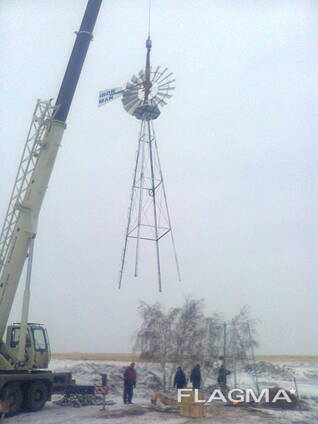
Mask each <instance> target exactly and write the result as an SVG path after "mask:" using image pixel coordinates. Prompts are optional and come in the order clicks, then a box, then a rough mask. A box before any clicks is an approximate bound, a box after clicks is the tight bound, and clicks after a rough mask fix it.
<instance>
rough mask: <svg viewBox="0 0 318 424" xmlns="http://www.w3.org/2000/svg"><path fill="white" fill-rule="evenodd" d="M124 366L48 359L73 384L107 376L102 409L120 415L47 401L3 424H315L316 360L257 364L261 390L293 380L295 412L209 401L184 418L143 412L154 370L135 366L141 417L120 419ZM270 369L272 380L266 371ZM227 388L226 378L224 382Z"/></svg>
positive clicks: (241, 377) (155, 382)
mask: <svg viewBox="0 0 318 424" xmlns="http://www.w3.org/2000/svg"><path fill="white" fill-rule="evenodd" d="M127 365H128V364H127V363H124V362H115V361H79V360H53V361H52V362H51V368H52V369H53V370H55V371H71V372H72V373H73V376H74V378H75V379H76V382H77V383H79V384H96V383H100V382H101V376H100V374H101V373H107V375H108V378H109V384H108V385H109V387H110V393H109V394H108V395H107V399H108V400H113V401H114V402H116V403H115V405H112V406H107V407H106V408H107V411H117V412H120V411H123V412H124V413H123V415H122V416H120V417H112V418H111V417H106V416H105V414H104V412H103V411H101V406H85V407H81V408H72V407H62V406H59V405H57V404H55V403H54V400H57V399H58V396H57V395H56V396H54V399H53V401H51V402H48V403H47V404H46V406H45V407H44V408H43V410H41V411H38V412H35V413H34V412H32V413H21V414H19V415H16V416H14V417H10V418H7V419H6V420H5V422H6V424H20V423H26V424H71V423H79V424H97V423H99V424H100V423H102V422H103V421H104V422H105V423H107V424H115V423H116V424H124V423H125V424H127V422H129V423H130V424H159V423H162V422H163V421H165V422H167V424H189V423H191V422H198V421H199V422H200V423H203V424H205V423H211V422H213V423H214V424H225V423H227V424H249V423H252V424H267V423H272V424H273V423H275V424H318V362H317V363H315V362H308V363H306V362H298V363H296V362H292V363H284V364H281V363H280V364H269V363H259V366H258V369H259V376H258V378H259V382H260V385H261V387H269V386H272V385H274V384H278V385H279V386H281V387H285V388H287V389H290V388H292V387H294V386H293V385H294V382H293V375H295V376H296V377H297V387H298V391H299V394H300V397H301V399H302V400H303V401H304V402H305V403H304V406H303V408H302V409H300V410H278V409H270V408H266V409H261V408H250V407H247V408H246V407H232V406H225V405H224V404H222V403H221V402H213V403H212V404H211V405H209V406H207V409H206V417H204V418H200V419H193V420H191V419H189V418H185V417H181V416H179V415H177V414H176V413H167V412H156V411H153V410H151V409H149V406H150V397H151V394H152V392H153V391H154V390H158V389H159V388H160V381H159V378H158V377H159V375H160V368H159V366H158V365H157V364H152V363H137V373H138V381H137V388H136V390H135V394H134V404H135V405H139V406H141V407H142V408H144V409H145V413H144V414H143V415H125V413H126V410H127V411H128V408H129V407H131V406H130V405H123V403H122V399H121V396H122V373H123V369H124V368H125V367H126V366H127ZM273 370H275V374H276V378H275V376H273V375H271V372H272V371H273ZM277 377H278V378H277ZM238 381H239V386H240V387H251V384H252V383H253V379H252V378H251V375H248V374H247V373H246V372H244V371H243V370H242V369H241V370H240V372H239V374H238ZM228 383H229V385H231V379H230V380H229V381H228ZM209 384H215V375H213V374H212V375H210V376H209V378H207V380H206V385H209Z"/></svg>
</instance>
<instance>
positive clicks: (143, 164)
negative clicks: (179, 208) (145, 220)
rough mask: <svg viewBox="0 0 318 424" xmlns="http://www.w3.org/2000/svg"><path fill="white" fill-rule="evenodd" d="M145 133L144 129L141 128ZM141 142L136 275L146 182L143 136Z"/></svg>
mask: <svg viewBox="0 0 318 424" xmlns="http://www.w3.org/2000/svg"><path fill="white" fill-rule="evenodd" d="M144 124H145V121H142V123H141V125H142V126H144ZM141 134H143V130H141ZM140 143H142V148H141V167H140V184H139V185H140V189H139V190H140V193H139V204H138V222H137V240H136V261H135V277H137V276H138V265H139V242H140V226H141V213H142V201H143V192H144V189H143V182H144V166H145V140H144V138H143V136H141V139H140Z"/></svg>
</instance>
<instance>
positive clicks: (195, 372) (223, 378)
mask: <svg viewBox="0 0 318 424" xmlns="http://www.w3.org/2000/svg"><path fill="white" fill-rule="evenodd" d="M229 374H230V371H228V370H227V369H226V368H225V365H224V363H223V364H222V365H221V366H220V368H219V371H218V378H217V382H218V384H219V385H220V388H221V390H222V392H223V391H224V390H226V382H227V376H228V375H229ZM190 382H191V383H192V388H193V389H200V388H201V384H202V378H201V369H200V365H199V364H197V365H196V366H195V367H194V368H193V369H192V371H191V374H190ZM186 385H187V379H186V376H185V373H184V371H183V370H182V368H181V367H178V369H177V372H176V374H175V376H174V382H173V387H176V388H177V389H183V388H184V387H186Z"/></svg>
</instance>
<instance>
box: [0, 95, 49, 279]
mask: <svg viewBox="0 0 318 424" xmlns="http://www.w3.org/2000/svg"><path fill="white" fill-rule="evenodd" d="M51 102H52V99H50V100H46V101H41V100H38V101H37V103H36V106H35V109H34V112H33V117H32V122H31V125H30V129H29V132H28V136H27V140H26V143H25V147H24V150H23V153H22V158H21V161H20V165H19V168H18V172H17V176H16V179H15V183H14V187H13V190H12V194H11V198H10V202H9V207H8V210H7V214H6V217H5V220H4V225H3V227H2V231H1V236H0V275H1V272H2V269H3V266H4V264H5V260H6V257H7V255H8V250H9V246H10V242H11V240H12V236H13V233H14V228H15V225H16V222H17V220H18V216H19V212H20V210H21V208H22V207H23V206H22V205H23V200H24V196H25V192H26V190H27V188H28V187H29V185H30V183H31V178H32V175H33V171H34V168H35V167H36V163H37V161H38V158H39V153H40V150H41V148H43V139H44V136H45V134H46V132H47V130H48V128H49V127H50V125H51V122H52V119H53V117H54V114H55V111H56V110H57V108H56V107H55V106H53V105H52V104H51Z"/></svg>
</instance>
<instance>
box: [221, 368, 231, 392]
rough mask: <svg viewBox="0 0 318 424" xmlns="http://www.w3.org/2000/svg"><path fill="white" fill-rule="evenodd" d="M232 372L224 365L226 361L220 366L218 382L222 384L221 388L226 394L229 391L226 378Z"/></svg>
mask: <svg viewBox="0 0 318 424" xmlns="http://www.w3.org/2000/svg"><path fill="white" fill-rule="evenodd" d="M229 374H231V372H230V371H228V370H227V369H226V368H225V366H224V362H223V363H222V365H221V366H220V368H219V374H218V383H219V385H220V389H221V392H222V393H223V394H224V395H225V394H226V392H227V385H226V379H227V376H228V375H229Z"/></svg>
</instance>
